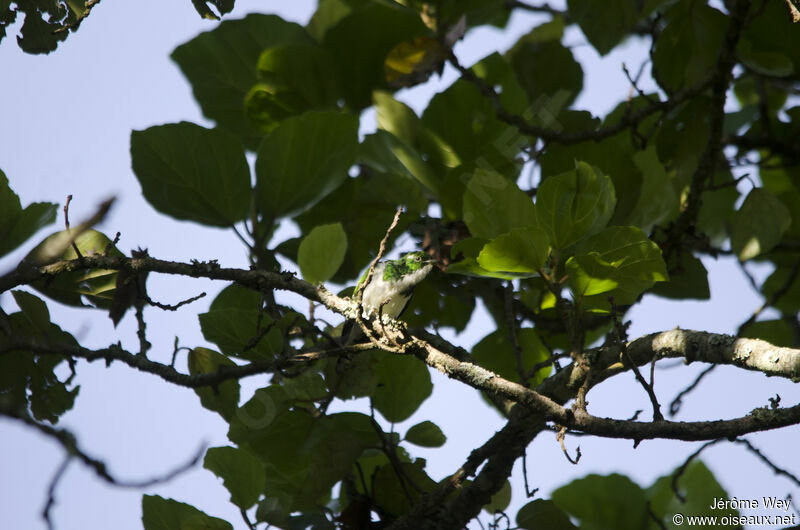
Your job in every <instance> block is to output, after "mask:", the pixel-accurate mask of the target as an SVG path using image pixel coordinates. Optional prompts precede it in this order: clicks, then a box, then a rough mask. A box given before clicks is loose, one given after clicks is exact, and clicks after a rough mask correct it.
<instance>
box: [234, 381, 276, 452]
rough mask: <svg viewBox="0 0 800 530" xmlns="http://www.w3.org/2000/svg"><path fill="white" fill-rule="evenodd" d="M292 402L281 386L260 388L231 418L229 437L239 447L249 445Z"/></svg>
mask: <svg viewBox="0 0 800 530" xmlns="http://www.w3.org/2000/svg"><path fill="white" fill-rule="evenodd" d="M290 404H291V400H290V398H289V396H288V394H287V392H286V390H285V389H284V388H282V387H281V386H279V385H270V386H268V387H266V388H259V389H258V390H256V391H255V393H253V397H251V398H250V399H249V400H248V401H247V403H245V404H244V405H242V406H241V407H239V408H238V409H237V410H236V413H235V414H234V415H233V417H232V418H231V419H230V422H229V423H230V428H229V429H228V439H229V440H230V441H232V442H234V443H235V444H236V445H238V446H239V447H246V446H247V447H249V445H248V444H249V442H250V441H251V440H254V439H258V438H259V437H260V436H261V435H262V433H263V432H264V429H266V428H268V427H269V426H270V425H271V424H272V422H273V421H274V420H275V418H276V417H277V416H278V415H279V414H281V413H283V412H286V410H287V409H288V407H289V405H290Z"/></svg>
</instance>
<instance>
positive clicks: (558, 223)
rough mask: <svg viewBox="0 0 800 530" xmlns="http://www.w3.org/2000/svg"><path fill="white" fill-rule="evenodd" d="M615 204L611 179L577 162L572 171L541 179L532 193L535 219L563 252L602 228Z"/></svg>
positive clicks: (555, 245) (611, 213)
mask: <svg viewBox="0 0 800 530" xmlns="http://www.w3.org/2000/svg"><path fill="white" fill-rule="evenodd" d="M616 204H617V199H616V195H615V193H614V185H613V184H612V182H611V179H609V178H608V177H607V176H605V175H603V174H602V172H600V171H599V170H598V169H597V168H594V167H592V166H590V165H589V164H587V163H585V162H577V163H576V167H575V169H574V170H572V171H568V172H566V173H562V174H560V175H556V176H554V177H548V178H546V179H544V182H542V184H541V185H540V186H539V190H538V191H537V193H536V217H537V219H538V222H539V226H540V227H541V228H543V229H544V231H545V232H547V235H548V236H549V238H550V244H551V245H553V247H555V248H557V249H565V248H567V247H568V246H570V245H572V244H574V243H577V242H578V241H580V240H581V239H583V238H584V237H586V236H591V235H592V234H595V233H597V232H599V231H600V230H602V229H603V228H605V226H606V224H607V223H608V221H609V219H611V216H612V215H613V213H614V206H616Z"/></svg>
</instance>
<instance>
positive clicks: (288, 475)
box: [240, 410, 380, 511]
mask: <svg viewBox="0 0 800 530" xmlns="http://www.w3.org/2000/svg"><path fill="white" fill-rule="evenodd" d="M247 443H248V445H249V446H250V447H251V448H252V450H253V451H254V452H255V454H257V455H258V456H259V457H260V458H261V459H262V460H263V461H264V462H265V463H266V464H267V485H266V490H265V493H266V495H267V496H268V497H271V496H272V497H277V498H279V499H283V500H282V501H281V504H283V505H284V507H285V508H286V510H288V511H297V510H310V509H313V508H315V507H316V506H318V505H319V503H320V501H321V500H322V499H323V497H327V496H328V495H329V494H330V490H331V488H332V487H333V486H334V485H335V484H336V483H337V482H339V481H340V480H342V478H343V477H344V476H345V475H346V474H347V473H349V472H350V471H351V470H352V467H353V464H354V463H355V461H356V460H357V459H358V457H359V456H361V453H362V452H363V451H364V449H366V448H367V447H372V446H376V445H378V444H379V443H380V442H379V440H378V438H377V435H376V433H375V430H374V427H373V425H372V420H371V419H370V418H369V416H366V415H364V414H358V413H354V412H346V413H339V414H331V415H328V416H325V417H322V418H317V419H314V418H312V417H311V415H309V414H308V413H306V412H305V411H296V410H295V411H287V412H283V413H281V414H279V415H278V416H277V417H276V418H275V420H274V421H272V423H270V424H269V427H268V428H262V429H259V430H258V431H256V432H253V433H252V434H251V436H250V439H249V441H248V442H247ZM240 445H241V444H240Z"/></svg>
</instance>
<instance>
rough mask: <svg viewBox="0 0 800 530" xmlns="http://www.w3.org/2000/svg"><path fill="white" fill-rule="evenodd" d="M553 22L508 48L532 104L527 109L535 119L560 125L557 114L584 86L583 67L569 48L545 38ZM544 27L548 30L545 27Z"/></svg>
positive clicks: (546, 124) (549, 124)
mask: <svg viewBox="0 0 800 530" xmlns="http://www.w3.org/2000/svg"><path fill="white" fill-rule="evenodd" d="M549 24H550V23H545V24H543V25H542V26H537V27H535V28H533V30H532V31H531V32H530V33H528V34H527V35H523V36H522V37H520V39H519V41H517V43H516V44H515V45H514V46H513V47H512V48H511V49H510V50H509V51H508V58H509V60H510V62H511V65H512V67H513V71H514V73H515V74H516V77H517V79H519V83H520V85H521V86H522V88H523V89H524V90H525V94H526V95H527V99H528V101H530V107H528V108H527V109H524V110H525V111H526V114H529V115H530V118H529V119H532V120H533V121H534V122H535V123H537V124H540V125H544V126H557V125H559V124H558V123H557V121H556V117H557V116H558V114H559V113H560V112H561V110H563V109H564V108H566V107H568V106H569V105H570V104H571V103H572V102H573V101H575V98H577V97H578V94H579V93H580V92H581V90H582V89H583V69H582V68H581V65H580V63H578V62H577V61H576V60H575V58H574V57H573V55H572V51H571V50H570V49H569V48H566V47H564V46H563V45H562V44H561V43H560V42H559V41H558V40H554V39H549V38H543V37H542V34H543V33H547V32H549V31H551V26H549ZM542 30H544V31H542Z"/></svg>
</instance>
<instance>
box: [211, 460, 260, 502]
mask: <svg viewBox="0 0 800 530" xmlns="http://www.w3.org/2000/svg"><path fill="white" fill-rule="evenodd" d="M203 467H204V468H206V469H208V470H209V471H211V472H212V473H214V474H215V475H216V476H218V477H219V478H221V479H222V482H223V484H224V485H225V488H226V489H227V490H228V491H229V492H230V493H231V502H232V503H233V504H235V505H236V506H238V507H239V508H241V509H242V510H247V509H249V508H250V507H251V506H253V505H254V504H255V503H256V501H258V498H259V497H260V496H261V494H262V493H263V492H264V487H265V485H266V480H265V477H266V476H265V472H264V464H262V463H261V460H259V459H258V458H257V457H256V456H254V455H253V454H251V453H249V452H248V451H245V450H244V449H237V448H235V447H212V448H210V449H209V450H208V451H206V457H205V459H204V460H203Z"/></svg>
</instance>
